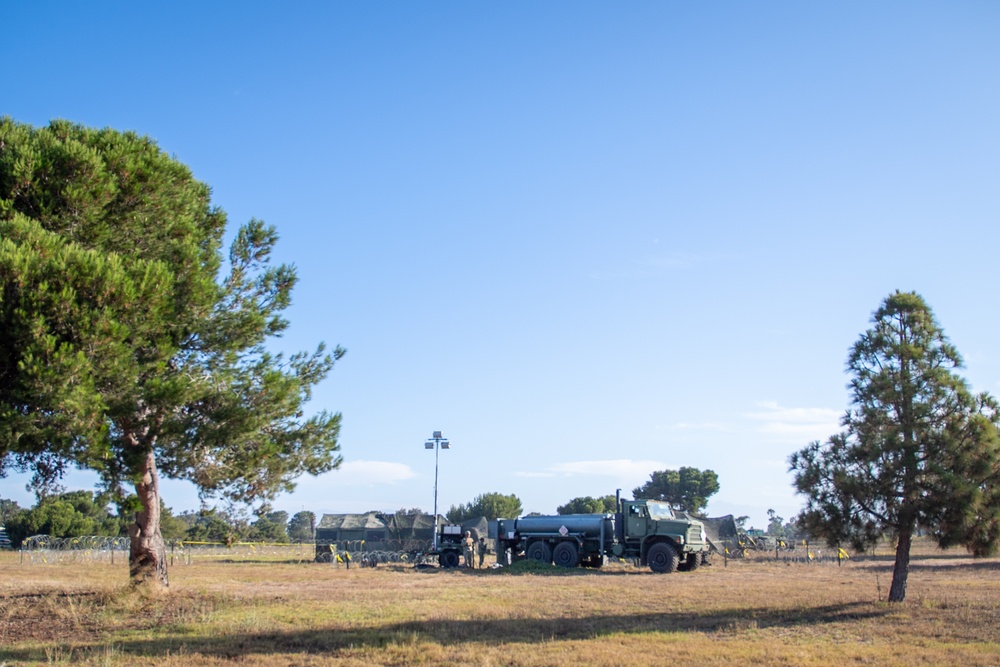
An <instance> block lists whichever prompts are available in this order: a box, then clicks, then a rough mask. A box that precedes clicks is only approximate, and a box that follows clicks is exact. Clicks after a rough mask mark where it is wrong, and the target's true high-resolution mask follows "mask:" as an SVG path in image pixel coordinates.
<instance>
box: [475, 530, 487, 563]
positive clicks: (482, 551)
mask: <svg viewBox="0 0 1000 667" xmlns="http://www.w3.org/2000/svg"><path fill="white" fill-rule="evenodd" d="M476 547H477V549H478V551H479V567H480V568H482V567H483V561H484V560H486V538H485V537H480V538H479V544H478V545H476Z"/></svg>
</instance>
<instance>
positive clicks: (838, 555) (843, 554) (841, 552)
mask: <svg viewBox="0 0 1000 667" xmlns="http://www.w3.org/2000/svg"><path fill="white" fill-rule="evenodd" d="M837 557H838V558H850V557H851V556H850V554H848V553H847V552H846V551H844V550H843V549H840V551H839V553H838V554H837Z"/></svg>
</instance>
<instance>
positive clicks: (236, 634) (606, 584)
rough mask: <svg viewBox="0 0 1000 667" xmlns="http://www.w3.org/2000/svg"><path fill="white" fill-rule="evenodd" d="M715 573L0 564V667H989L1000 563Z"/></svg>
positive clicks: (941, 560)
mask: <svg viewBox="0 0 1000 667" xmlns="http://www.w3.org/2000/svg"><path fill="white" fill-rule="evenodd" d="M891 566H892V561H891V558H890V557H889V556H887V555H882V554H878V555H876V556H875V557H874V558H871V557H870V558H868V559H865V560H861V559H857V558H855V559H853V560H850V561H847V562H845V563H844V564H843V566H838V565H837V564H836V563H811V564H809V563H803V562H782V561H778V562H774V561H765V560H753V561H729V562H728V564H724V563H723V561H722V560H720V559H716V561H715V562H714V563H713V565H711V566H710V567H703V568H701V569H699V570H698V571H696V572H693V573H676V574H671V575H655V574H652V573H650V572H648V570H642V569H637V568H631V567H629V566H624V565H617V566H611V567H609V568H606V569H605V570H601V571H592V570H572V571H566V570H556V569H554V568H553V569H551V570H547V571H543V572H538V571H526V572H523V573H520V574H516V573H512V572H510V571H503V570H484V571H478V572H470V571H462V570H457V571H439V570H436V569H430V570H423V569H415V568H412V567H379V568H376V569H360V568H357V567H355V568H352V569H350V570H345V569H337V568H334V567H333V566H331V565H328V564H327V565H321V564H315V563H300V562H296V560H295V557H293V558H288V559H284V560H282V559H281V558H280V556H276V555H269V556H267V557H260V558H256V559H254V558H242V559H204V561H203V562H199V561H198V559H197V558H195V559H193V561H192V564H190V565H187V564H186V562H185V564H184V565H180V564H177V565H175V566H174V567H173V568H172V569H171V571H170V577H171V586H170V593H169V594H167V595H166V596H163V597H160V598H149V597H144V596H142V595H139V594H137V593H135V592H130V591H128V589H127V588H126V583H127V581H126V579H127V570H126V567H125V566H124V565H122V564H121V563H118V564H116V565H114V566H112V565H110V564H107V563H105V564H88V563H82V562H81V563H72V562H69V563H67V562H59V563H56V564H50V563H41V562H35V563H27V562H25V563H23V564H22V563H21V562H20V561H19V559H18V558H17V555H16V554H10V553H7V554H3V555H0V664H5V665H7V666H8V667H9V666H13V665H27V664H52V663H73V664H92V665H122V666H124V665H153V664H156V665H176V666H180V665H273V664H281V665H369V664H382V665H414V664H424V665H437V664H454V665H555V666H561V665H565V666H569V665H573V666H574V667H576V666H578V665H581V664H585V665H636V664H646V665H661V664H666V663H668V662H669V663H678V664H697V665H699V666H700V665H744V664H758V665H823V666H824V667H829V666H830V665H843V664H871V665H945V664H948V665H952V664H954V665H959V664H960V665H962V666H963V667H966V666H972V665H997V664H1000V559H985V560H974V559H970V558H967V557H965V556H964V555H963V554H961V553H953V552H948V553H944V554H942V553H940V552H933V551H930V550H926V551H925V552H923V554H922V555H919V556H918V557H917V558H916V559H915V560H914V562H913V565H912V568H911V575H910V581H909V591H908V596H907V601H906V602H905V603H903V604H893V605H889V604H887V603H886V602H884V599H885V597H886V595H887V592H888V587H889V582H890V578H891Z"/></svg>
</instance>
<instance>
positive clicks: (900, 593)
mask: <svg viewBox="0 0 1000 667" xmlns="http://www.w3.org/2000/svg"><path fill="white" fill-rule="evenodd" d="M913 528H914V522H913V521H912V520H909V521H905V522H903V525H902V526H900V530H899V541H898V542H897V543H896V564H895V565H894V566H893V568H892V585H891V586H890V587H889V602H902V601H903V600H905V599H906V578H907V577H908V576H909V575H910V545H911V544H912V543H913Z"/></svg>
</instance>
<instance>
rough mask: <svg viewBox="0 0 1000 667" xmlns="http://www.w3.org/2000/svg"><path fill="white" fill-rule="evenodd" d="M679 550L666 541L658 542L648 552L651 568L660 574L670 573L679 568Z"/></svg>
mask: <svg viewBox="0 0 1000 667" xmlns="http://www.w3.org/2000/svg"><path fill="white" fill-rule="evenodd" d="M677 562H678V558H677V550H676V549H674V548H673V547H672V546H670V545H669V544H667V543H666V542H657V543H656V544H654V545H653V546H651V547H649V551H648V552H646V563H647V564H648V565H649V569H650V570H652V571H653V572H658V573H660V574H670V573H671V572H673V571H674V570H676V569H677Z"/></svg>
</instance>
